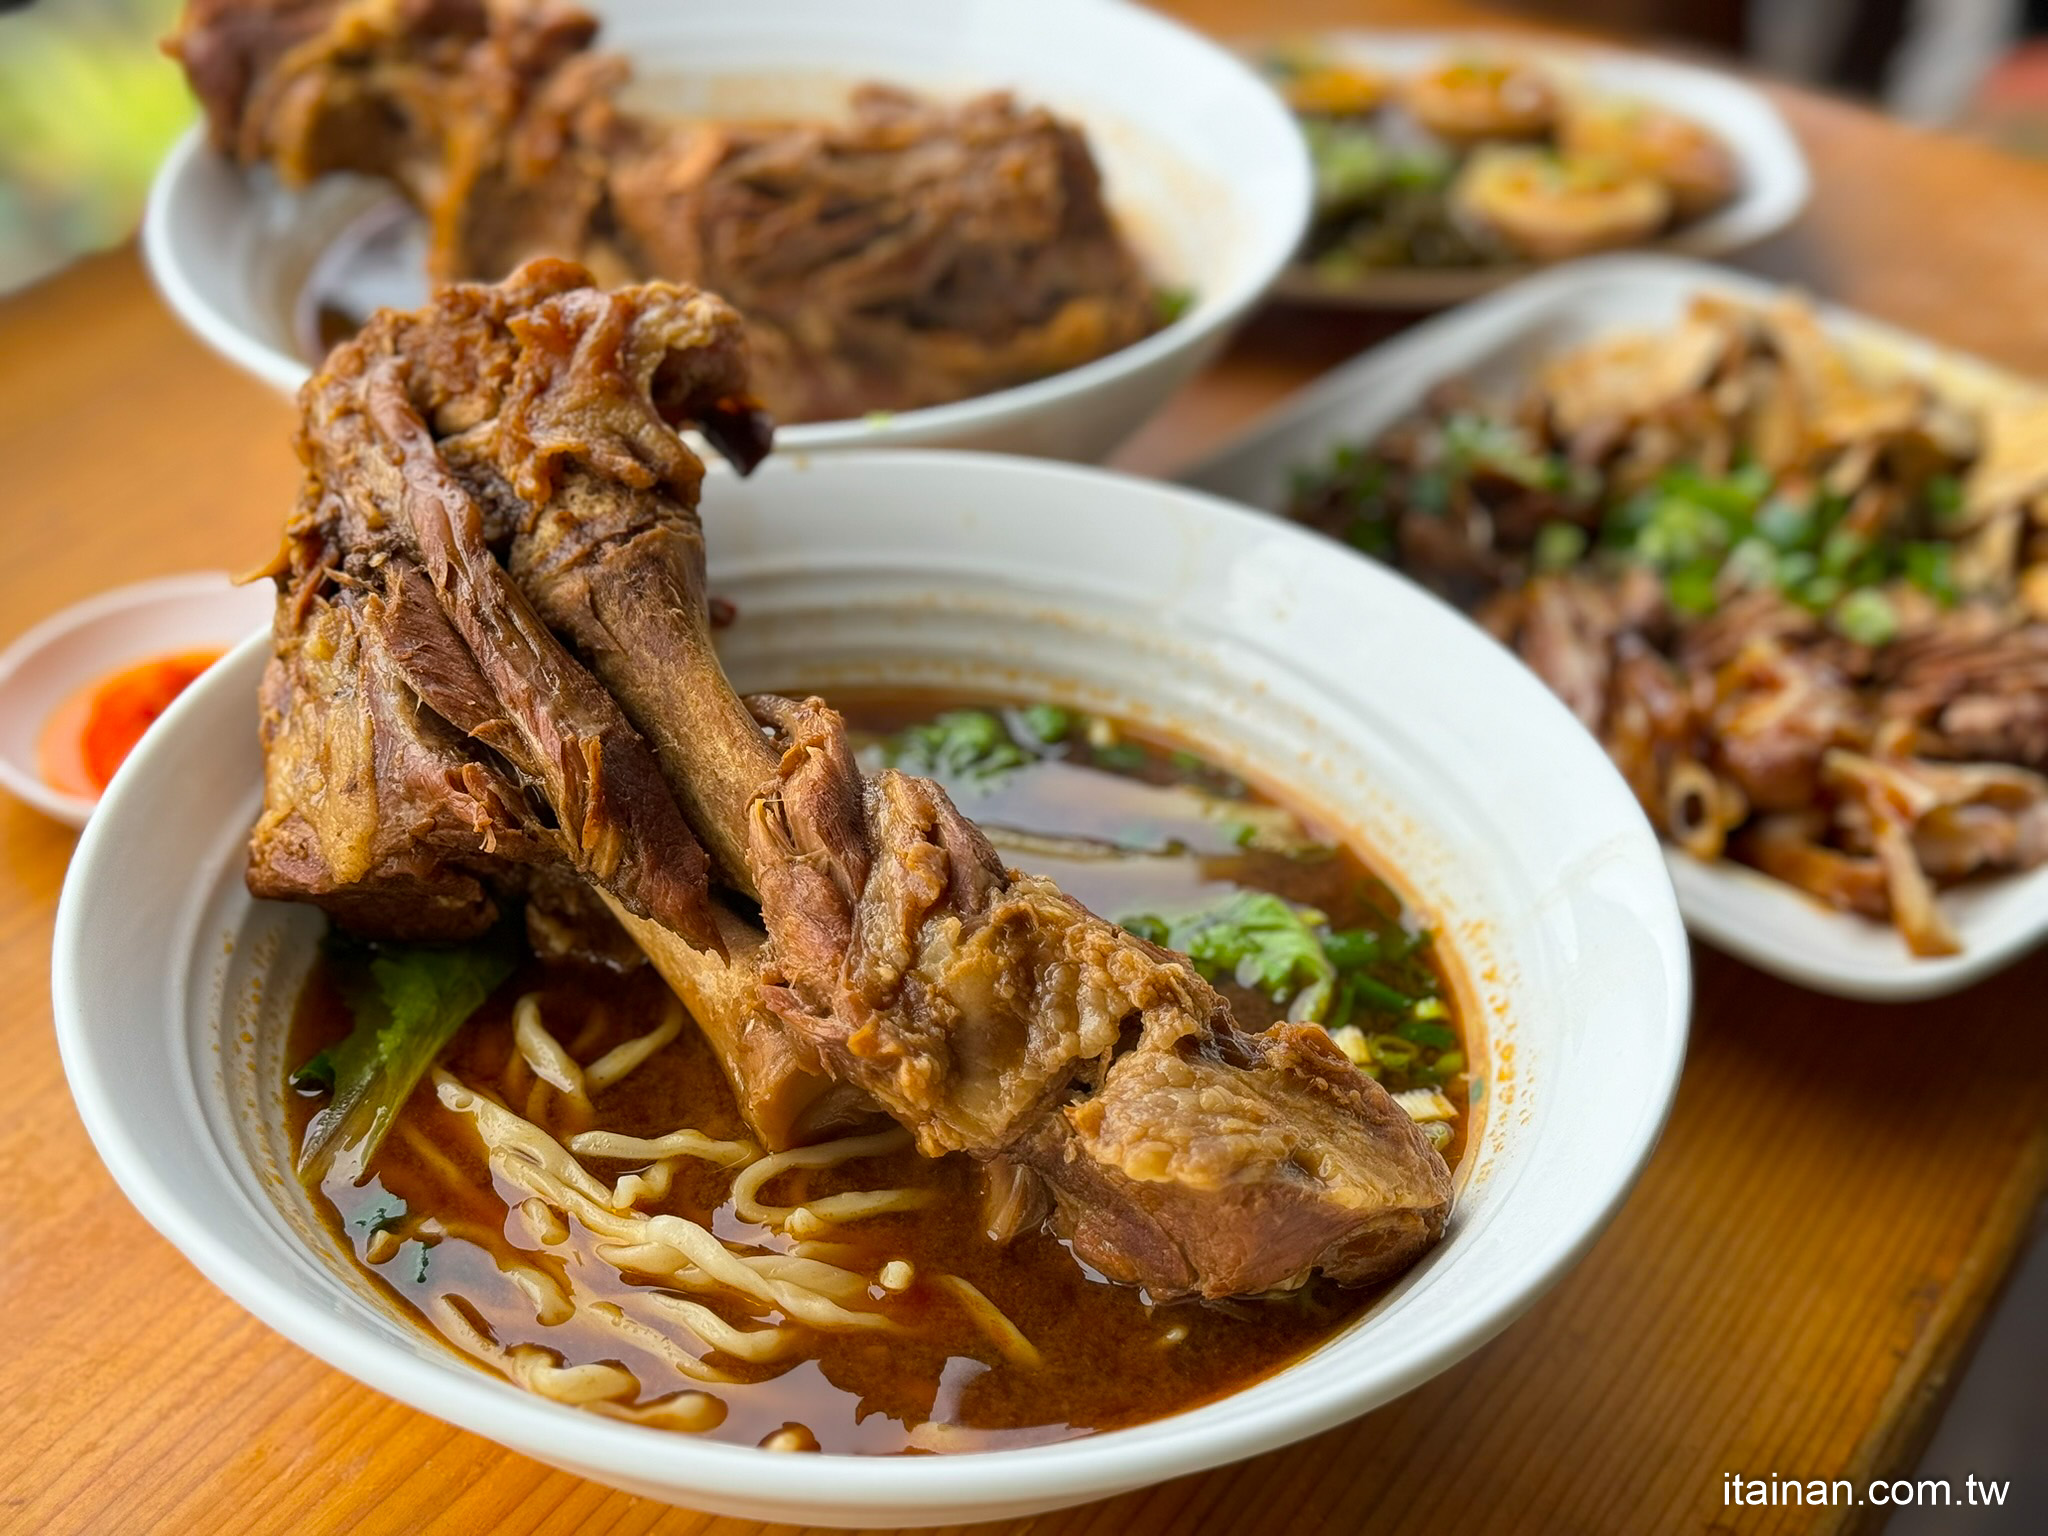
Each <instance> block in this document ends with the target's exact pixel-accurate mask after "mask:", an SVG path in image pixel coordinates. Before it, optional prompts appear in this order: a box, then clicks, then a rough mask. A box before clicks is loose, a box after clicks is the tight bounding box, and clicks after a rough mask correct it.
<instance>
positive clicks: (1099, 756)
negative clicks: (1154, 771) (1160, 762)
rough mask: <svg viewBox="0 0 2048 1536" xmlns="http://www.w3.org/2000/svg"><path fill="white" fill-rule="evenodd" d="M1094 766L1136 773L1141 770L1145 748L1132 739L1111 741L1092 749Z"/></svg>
mask: <svg viewBox="0 0 2048 1536" xmlns="http://www.w3.org/2000/svg"><path fill="white" fill-rule="evenodd" d="M1092 751H1093V753H1094V757H1095V766H1096V767H1098V768H1107V769H1108V770H1109V771H1110V772H1111V773H1138V772H1140V771H1141V770H1143V768H1144V766H1145V764H1146V761H1147V758H1146V755H1145V749H1144V748H1143V747H1141V746H1139V745H1138V744H1137V743H1136V742H1134V741H1113V742H1111V743H1110V744H1109V745H1108V746H1106V747H1095V748H1093V749H1092Z"/></svg>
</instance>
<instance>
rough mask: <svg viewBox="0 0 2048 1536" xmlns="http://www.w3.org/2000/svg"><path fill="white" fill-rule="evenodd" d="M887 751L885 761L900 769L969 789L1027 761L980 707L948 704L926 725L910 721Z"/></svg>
mask: <svg viewBox="0 0 2048 1536" xmlns="http://www.w3.org/2000/svg"><path fill="white" fill-rule="evenodd" d="M888 755H889V763H890V766H892V767H895V768H900V769H902V770H903V771H904V772H905V773H914V774H918V775H920V776H922V777H924V778H929V779H944V780H946V781H947V782H948V783H949V784H957V785H965V786H966V787H968V788H970V789H982V788H986V787H987V786H988V785H989V784H991V783H993V782H994V781H995V780H997V779H999V778H1001V777H1002V776H1003V775H1004V774H1006V773H1010V772H1012V771H1014V770H1015V769H1018V768H1022V767H1023V766H1024V765H1025V764H1026V763H1028V762H1030V761H1032V756H1031V754H1030V753H1029V752H1026V751H1025V750H1024V749H1023V748H1022V747H1020V746H1018V745H1017V743H1016V742H1015V741H1014V740H1013V739H1011V736H1010V733H1009V732H1008V731H1007V730H1005V729H1004V728H1003V722H1002V721H1001V720H999V719H997V718H996V717H995V716H994V715H992V714H990V713H989V712H988V711H987V710H985V709H949V710H947V711H946V712H945V713H944V714H942V715H940V716H938V717H937V718H936V719H934V720H932V721H931V722H930V723H929V724H927V725H913V726H911V727H910V728H909V729H908V730H905V731H902V732H899V733H898V734H897V735H896V736H895V738H894V739H893V740H892V741H891V742H890V743H889V748H888Z"/></svg>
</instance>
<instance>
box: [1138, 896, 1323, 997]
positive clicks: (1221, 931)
mask: <svg viewBox="0 0 2048 1536" xmlns="http://www.w3.org/2000/svg"><path fill="white" fill-rule="evenodd" d="M1322 920H1323V915H1322V913H1320V912H1318V911H1316V910H1315V909H1314V908H1313V907H1296V906H1294V905H1292V904H1291V903H1289V902H1286V901H1283V900H1281V899H1280V898H1279V897H1278V896H1275V895H1272V894H1271V893H1270V892H1266V891H1240V892H1238V893H1237V894H1235V895H1233V896H1229V897H1227V898H1225V899H1224V900H1223V901H1222V902H1220V903H1218V904H1217V905H1215V906H1213V907H1208V908H1205V909H1203V910H1202V911H1199V912H1195V913H1192V914H1191V915H1189V916H1187V917H1184V918H1181V919H1179V920H1178V921H1176V922H1175V923H1173V924H1172V926H1171V928H1170V929H1169V930H1168V937H1167V941H1166V947H1167V948H1169V949H1177V950H1179V951H1180V952H1181V953H1182V954H1184V955H1186V956H1187V957H1188V958H1189V959H1190V960H1192V961H1194V962H1195V968H1196V969H1197V970H1199V971H1201V972H1202V973H1203V974H1204V975H1206V976H1209V977H1212V978H1214V977H1226V976H1227V977H1229V978H1230V979H1232V980H1234V981H1235V982H1236V983H1237V984H1238V985H1239V986H1241V987H1254V988H1256V989H1258V990H1259V991H1261V992H1264V993H1265V994H1266V995H1267V996H1268V997H1270V998H1272V999H1273V1001H1274V1002H1276V1003H1287V1004H1288V1010H1287V1011H1288V1014H1289V1016H1290V1017H1293V1018H1298V1019H1320V1018H1322V1016H1323V1015H1324V1013H1326V1012H1327V1011H1328V1009H1329V1006H1330V998H1331V995H1332V992H1333V990H1334V988H1335V985H1336V980H1337V967H1336V966H1335V965H1334V964H1332V963H1331V960H1330V957H1329V956H1328V955H1327V954H1325V953H1324V952H1323V945H1322V940H1321V939H1319V938H1318V937H1317V936H1316V927H1317V926H1318V925H1319V924H1320V923H1321V922H1322Z"/></svg>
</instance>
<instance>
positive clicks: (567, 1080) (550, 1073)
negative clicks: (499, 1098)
mask: <svg viewBox="0 0 2048 1536" xmlns="http://www.w3.org/2000/svg"><path fill="white" fill-rule="evenodd" d="M512 1038H513V1040H514V1041H515V1042H516V1043H517V1044H518V1046H519V1054H520V1055H521V1056H524V1057H525V1058H526V1064H527V1065H528V1066H529V1067H531V1068H533V1075H534V1076H535V1077H537V1078H539V1079H540V1080H541V1081H542V1082H544V1083H546V1084H547V1085H548V1086H549V1087H551V1088H553V1089H555V1090H556V1092H558V1093H565V1094H568V1095H569V1096H570V1097H572V1098H580V1097H582V1096H583V1092H584V1088H583V1069H582V1068H581V1067H579V1066H577V1065H576V1058H575V1057H573V1056H571V1055H570V1054H569V1052H568V1049H567V1048H566V1047H565V1046H564V1045H563V1044H562V1042H561V1041H559V1040H557V1039H556V1038H555V1037H554V1036H553V1035H551V1034H549V1033H548V1027H547V1025H546V1024H544V1023H542V1022H541V1017H540V998H539V996H538V995H537V994H535V993H532V992H528V993H527V994H525V995H524V996H523V997H521V998H520V999H519V1001H518V1002H516V1003H514V1004H513V1005H512Z"/></svg>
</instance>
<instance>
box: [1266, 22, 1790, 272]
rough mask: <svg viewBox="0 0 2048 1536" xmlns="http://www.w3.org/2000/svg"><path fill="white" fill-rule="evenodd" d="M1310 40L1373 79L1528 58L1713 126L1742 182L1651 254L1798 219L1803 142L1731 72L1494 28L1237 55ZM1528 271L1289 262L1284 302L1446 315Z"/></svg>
mask: <svg viewBox="0 0 2048 1536" xmlns="http://www.w3.org/2000/svg"><path fill="white" fill-rule="evenodd" d="M1304 42H1306V43H1307V44H1308V45H1310V46H1313V47H1317V48H1320V49H1322V50H1324V51H1325V52H1327V53H1329V54H1330V55H1331V56H1332V57H1334V58H1336V59H1338V60H1341V61H1344V62H1348V63H1353V64H1357V65H1360V66H1363V67H1364V68H1367V69H1370V70H1373V71H1375V72H1378V73H1383V74H1387V75H1391V76H1393V77H1395V78H1396V79H1400V78H1404V77H1407V76H1410V75H1414V74H1417V73H1419V72H1420V71H1422V70H1425V69H1429V68H1431V67H1432V66H1434V65H1436V64H1440V63H1443V62H1445V61H1446V60H1448V59H1451V58H1455V57H1459V56H1461V55H1463V56H1471V55H1478V56H1481V57H1495V58H1499V57H1511V58H1526V59H1531V60H1533V61H1535V62H1536V63H1539V64H1541V65H1542V66H1543V67H1544V68H1546V69H1547V70H1549V71H1550V72H1551V74H1552V75H1553V76H1554V77H1555V78H1557V79H1558V80H1560V81H1562V82H1564V84H1565V87H1566V89H1568V90H1581V91H1585V92H1588V93H1590V94H1593V95H1597V96H1616V97H1626V98H1629V99H1632V100H1636V101H1641V102H1645V103H1648V104H1650V105H1652V106H1658V107H1665V108H1668V109H1670V110H1671V111H1674V112H1678V113H1682V114H1683V115H1685V116H1686V117H1689V118H1691V119H1693V121H1695V122H1697V123H1700V124H1702V125H1703V126H1705V127H1707V128H1709V129H1711V130H1712V131H1713V132H1714V133H1715V135H1716V136H1718V137H1719V138H1720V140H1721V142H1722V143H1723V144H1725V145H1727V146H1728V152H1729V153H1730V155H1732V156H1733V157H1734V160H1735V164H1736V167H1737V174H1738V175H1739V177H1740V187H1739V189H1738V190H1737V192H1736V194H1735V196H1734V197H1732V198H1730V199H1729V200H1728V201H1727V202H1726V203H1724V204H1722V205H1721V206H1720V207H1719V208H1716V209H1715V210H1714V211H1713V212H1712V213H1710V214H1708V215H1707V216H1706V217H1704V218H1700V219H1694V220H1692V221H1690V222H1689V223H1687V224H1685V225H1683V226H1682V227H1681V228H1678V229H1675V230H1673V231H1671V233H1670V234H1668V235H1665V236H1663V237H1661V238H1659V239H1657V240H1654V241H1649V242H1646V244H1647V245H1648V246H1650V247H1652V248H1654V249H1657V250H1662V251H1674V252H1683V253H1685V254H1687V255H1692V256H1726V255H1728V254H1730V253H1731V252H1734V251H1738V250H1741V249H1742V248H1743V247H1744V246H1749V245H1754V244H1756V243H1757V242H1758V241H1759V240H1763V239H1766V238H1767V237H1769V236H1771V235H1774V234H1776V233H1777V232H1778V231H1779V230H1781V229H1783V228H1784V227H1785V226H1786V225H1787V224H1789V223H1791V222H1792V220H1794V219H1795V218H1797V217H1798V216H1799V211H1800V210H1801V209H1802V208H1804V207H1805V206H1806V199H1807V197H1808V195H1809V194H1810V193H1811V191H1812V189H1813V176H1812V173H1811V172H1810V171H1809V170H1808V169H1807V164H1806V156H1805V154H1804V153H1803V152H1802V151H1801V150H1800V148H1799V140H1798V139H1796V138H1794V137H1793V135H1792V130H1791V129H1790V128H1788V127H1787V126H1786V125H1785V119H1784V118H1783V117H1782V116H1780V115H1779V113H1778V109H1777V108H1776V107H1774V106H1773V105H1771V101H1770V98H1769V97H1767V96H1765V95H1764V93H1763V92H1762V91H1760V90H1758V89H1757V88H1756V87H1755V86H1753V85H1751V84H1750V83H1749V82H1748V81H1746V80H1743V79H1741V78H1740V77H1738V76H1736V75H1733V74H1731V73H1729V72H1727V71H1726V70H1719V69H1702V68H1701V67H1700V66H1698V65H1697V64H1687V63H1683V62H1681V61H1680V60H1677V59H1667V58H1660V57H1658V56H1657V55H1655V54H1650V53H1640V52H1636V51H1633V50H1624V49H1619V48H1593V47H1588V46H1586V45H1584V44H1575V43H1557V42H1552V41H1549V40H1546V39H1542V38H1535V37H1529V36H1525V35H1517V34H1515V33H1512V32H1499V31H1487V32H1482V31H1451V32H1411V31H1391V30H1390V31H1376V30H1368V29H1365V28H1340V29H1338V30H1335V31H1330V32H1317V33H1312V34H1310V35H1308V36H1307V37H1306V38H1300V37H1296V38H1290V39H1275V40H1274V41H1273V42H1270V43H1267V44H1263V45H1246V46H1244V47H1243V48H1242V50H1241V51H1242V52H1244V53H1245V54H1246V55H1247V56H1248V57H1254V58H1255V57H1257V56H1258V55H1259V54H1260V53H1263V52H1264V51H1266V49H1268V48H1271V47H1273V46H1276V45H1281V46H1284V45H1286V44H1294V45H1297V46H1298V45H1300V44H1302V43H1304ZM1531 270H1532V268H1530V267H1528V266H1526V265H1513V264H1502V265H1498V266H1486V267H1446V268H1436V269H1432V268H1426V267H1389V268H1386V269H1384V270H1382V271H1376V272H1361V273H1359V274H1358V275H1357V276H1356V277H1346V278H1341V279H1340V278H1329V277H1324V276H1323V275H1322V274H1320V273H1318V272H1317V271H1316V270H1315V269H1314V268H1313V267H1309V266H1306V265H1298V266H1292V267H1289V268H1288V270H1287V271H1286V273H1285V274H1283V275H1282V277H1281V279H1280V283H1279V288H1278V291H1279V293H1280V295H1281V297H1283V298H1288V299H1297V300H1301V301H1304V302H1308V303H1319V304H1336V305H1342V306H1345V307H1347V308H1357V309H1442V308H1444V307H1445V306H1446V305H1450V304H1461V303H1463V302H1464V301H1465V300H1467V299H1471V298H1476V297H1478V296H1479V295H1480V294H1482V293H1490V292H1492V291H1493V290H1494V289H1496V288H1500V287H1503V286H1504V285H1506V284H1508V283H1511V282H1514V281H1515V280H1516V279H1517V278H1520V277H1525V276H1527V275H1528V274H1529V272H1530V271H1531Z"/></svg>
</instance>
